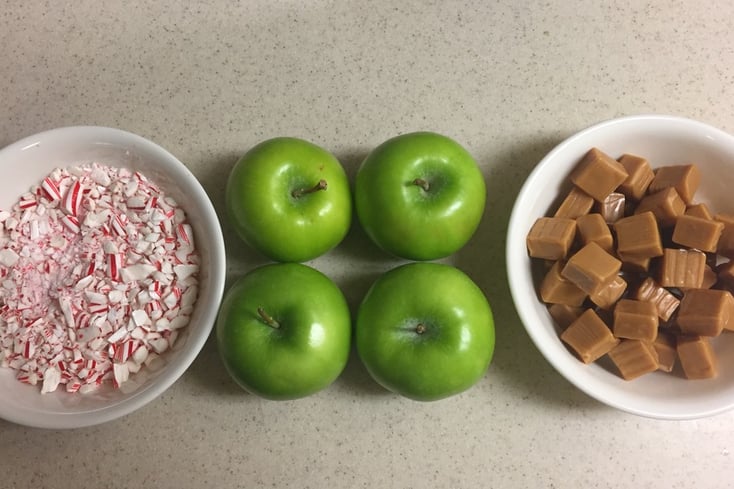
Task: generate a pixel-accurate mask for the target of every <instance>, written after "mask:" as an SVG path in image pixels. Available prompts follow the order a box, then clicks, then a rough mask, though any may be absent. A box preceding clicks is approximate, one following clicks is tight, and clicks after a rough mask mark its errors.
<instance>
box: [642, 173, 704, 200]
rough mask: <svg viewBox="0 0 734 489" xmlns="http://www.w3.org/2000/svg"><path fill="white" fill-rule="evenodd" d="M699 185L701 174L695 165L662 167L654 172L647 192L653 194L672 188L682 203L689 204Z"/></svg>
mask: <svg viewBox="0 0 734 489" xmlns="http://www.w3.org/2000/svg"><path fill="white" fill-rule="evenodd" d="M700 184H701V172H700V171H699V170H698V167H697V166H696V165H672V166H662V167H660V168H658V169H657V170H655V178H653V180H652V182H650V187H648V189H647V190H648V192H650V193H655V192H659V191H660V190H663V189H666V188H674V189H675V190H676V192H677V193H678V195H680V198H681V199H683V202H685V203H686V204H690V203H692V202H693V195H694V194H695V193H696V190H698V187H699V185H700Z"/></svg>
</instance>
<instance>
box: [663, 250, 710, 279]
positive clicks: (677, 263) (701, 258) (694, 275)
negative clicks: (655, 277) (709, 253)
mask: <svg viewBox="0 0 734 489" xmlns="http://www.w3.org/2000/svg"><path fill="white" fill-rule="evenodd" d="M705 267H706V254H705V253H703V252H702V251H697V250H676V249H672V248H665V250H663V258H662V260H660V273H659V283H660V285H661V286H663V287H678V288H681V289H686V288H699V287H701V284H702V283H703V273H704V269H705Z"/></svg>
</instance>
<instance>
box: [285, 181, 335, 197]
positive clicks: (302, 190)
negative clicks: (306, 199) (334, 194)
mask: <svg viewBox="0 0 734 489" xmlns="http://www.w3.org/2000/svg"><path fill="white" fill-rule="evenodd" d="M326 186H327V185H326V180H324V179H323V178H322V179H321V180H319V182H318V183H317V184H316V185H314V186H313V187H310V188H297V189H295V190H293V192H291V195H292V196H293V198H296V199H297V198H299V197H302V196H304V195H306V194H311V193H314V192H318V191H319V190H326Z"/></svg>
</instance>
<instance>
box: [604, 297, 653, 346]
mask: <svg viewBox="0 0 734 489" xmlns="http://www.w3.org/2000/svg"><path fill="white" fill-rule="evenodd" d="M613 332H614V336H616V337H617V338H627V339H631V340H643V341H654V340H655V338H656V337H657V335H658V311H657V308H656V307H655V304H653V303H652V302H648V301H638V300H634V299H622V300H621V301H619V302H618V303H617V305H616V307H615V308H614V328H613Z"/></svg>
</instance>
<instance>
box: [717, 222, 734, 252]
mask: <svg viewBox="0 0 734 489" xmlns="http://www.w3.org/2000/svg"><path fill="white" fill-rule="evenodd" d="M718 222H722V221H718ZM716 252H717V253H718V254H720V255H721V256H725V257H727V258H734V224H729V223H726V222H724V229H722V230H721V236H719V241H718V242H717V244H716Z"/></svg>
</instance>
